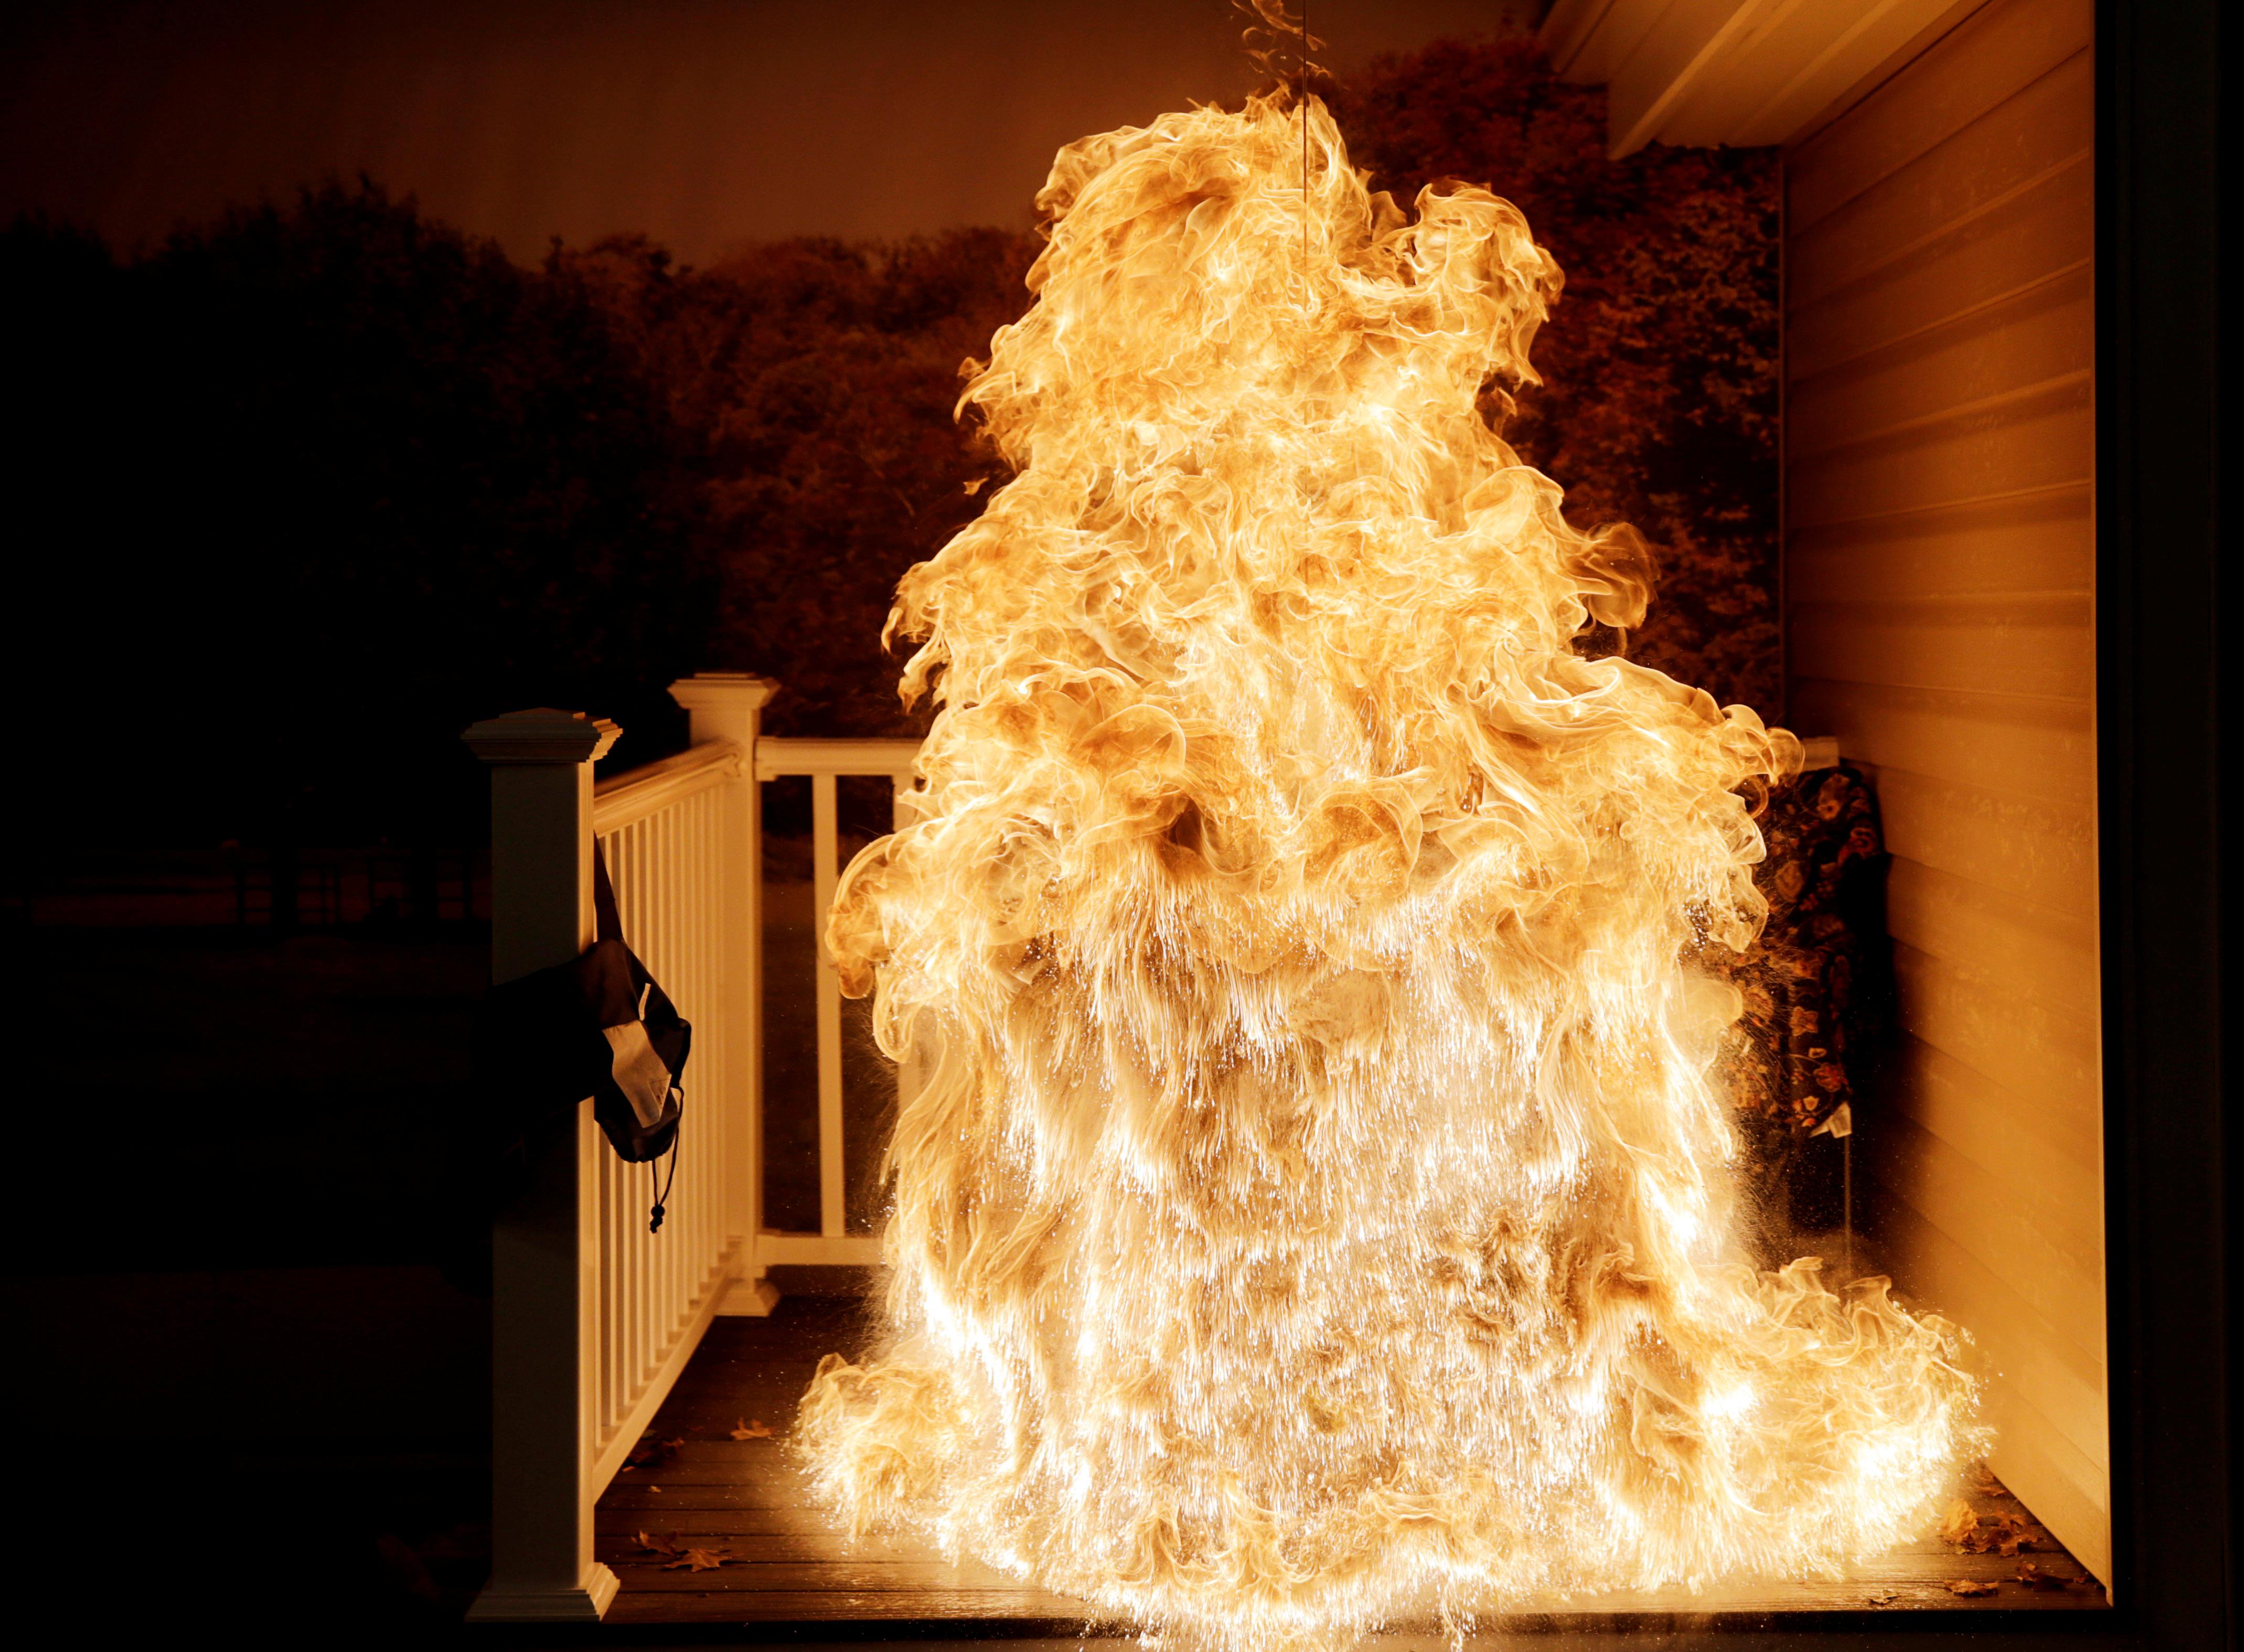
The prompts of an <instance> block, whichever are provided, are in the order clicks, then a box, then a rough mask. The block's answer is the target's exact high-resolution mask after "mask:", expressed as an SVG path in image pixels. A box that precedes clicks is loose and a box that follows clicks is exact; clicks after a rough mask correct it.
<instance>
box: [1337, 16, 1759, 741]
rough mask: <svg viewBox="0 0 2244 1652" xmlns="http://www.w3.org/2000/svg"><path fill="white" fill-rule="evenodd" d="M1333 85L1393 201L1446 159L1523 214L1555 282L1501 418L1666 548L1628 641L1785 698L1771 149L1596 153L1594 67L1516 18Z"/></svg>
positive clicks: (1589, 503)
mask: <svg viewBox="0 0 2244 1652" xmlns="http://www.w3.org/2000/svg"><path fill="white" fill-rule="evenodd" d="M1332 102H1333V105H1334V112H1335V114H1336V115H1337V116H1338V117H1339V118H1340V123H1341V129H1342V131H1343V132H1345V133H1346V134H1347V136H1348V146H1349V151H1350V153H1351V155H1352V156H1353V158H1355V162H1356V164H1357V165H1360V166H1366V167H1369V169H1370V171H1371V172H1372V175H1373V178H1372V181H1373V182H1374V184H1375V185H1378V186H1380V187H1382V188H1385V189H1388V190H1389V191H1391V192H1393V193H1394V194H1395V196H1396V199H1397V200H1399V201H1401V202H1402V203H1403V204H1405V205H1406V206H1407V205H1408V204H1409V202H1410V201H1411V200H1412V199H1414V198H1415V197H1416V194H1417V192H1418V191H1419V190H1420V189H1421V188H1423V187H1424V186H1425V185H1429V184H1434V185H1439V184H1440V183H1441V182H1442V181H1443V180H1445V179H1462V180H1463V181H1465V182H1468V183H1475V184H1485V185H1489V186H1490V187H1491V188H1493V189H1494V190H1495V192H1497V194H1498V195H1501V196H1503V197H1504V199H1507V200H1510V201H1511V202H1512V203H1514V204H1515V205H1516V206H1518V207H1519V209H1520V210H1521V211H1522V212H1525V213H1526V215H1527V221H1528V224H1529V225H1530V226H1531V228H1532V229H1533V231H1534V233H1535V236H1536V239H1538V241H1540V242H1541V243H1542V244H1543V245H1544V246H1547V247H1548V248H1550V250H1551V253H1552V255H1553V256H1555V257H1556V258H1557V259H1558V263H1559V265H1560V266H1561V267H1562V268H1563V269H1564V270H1565V274H1566V286H1565V294H1564V296H1563V297H1562V298H1561V299H1560V300H1559V301H1558V306H1557V307H1556V308H1555V309H1554V310H1553V312H1552V314H1551V320H1550V322H1549V323H1548V325H1546V326H1545V327H1544V329H1543V330H1542V332H1541V333H1540V334H1538V335H1537V338H1536V342H1535V352H1534V355H1535V362H1536V366H1537V367H1538V370H1539V371H1540V372H1541V374H1542V375H1543V377H1544V384H1543V385H1542V386H1541V387H1540V388H1530V389H1528V390H1526V391H1524V393H1523V394H1521V395H1520V396H1519V398H1518V407H1517V414H1516V415H1514V416H1513V417H1512V418H1511V421H1509V423H1508V427H1507V429H1506V433H1505V434H1506V435H1507V436H1508V437H1509V438H1510V439H1511V442H1513V443H1514V445H1515V446H1517V448H1519V449H1520V451H1521V454H1522V455H1523V456H1524V458H1525V459H1526V460H1527V461H1528V462H1529V463H1531V464H1533V465H1535V466H1537V467H1538V469H1542V470H1544V471H1545V472H1546V473H1548V474H1549V475H1551V476H1552V477H1554V478H1555V479H1556V480H1557V481H1558V482H1559V483H1560V484H1561V485H1562V486H1564V487H1565V489H1566V505H1567V512H1568V515H1569V516H1571V517H1572V518H1573V519H1574V521H1575V522H1576V523H1577V525H1578V526H1582V527H1591V526H1595V525H1597V524H1598V523H1604V522H1611V521H1622V522H1627V523H1633V524H1634V525H1635V526H1636V527H1638V528H1639V529H1641V530H1642V531H1643V532H1644V533H1645V535H1646V536H1647V537H1648V538H1649V539H1651V540H1652V541H1653V543H1654V544H1655V545H1656V546H1657V547H1658V548H1659V565H1660V580H1659V588H1658V590H1657V593H1656V595H1655V597H1654V600H1653V606H1652V612H1651V615H1650V617H1649V618H1648V619H1647V621H1646V624H1645V626H1644V629H1643V630H1640V631H1639V632H1636V633H1634V634H1633V635H1632V637H1630V639H1629V642H1628V651H1629V653H1630V655H1631V657H1633V658H1636V659H1639V660H1641V661H1642V662H1644V663H1645V664H1649V665H1653V666H1657V667H1658V668H1659V669H1660V670H1662V671H1666V672H1668V673H1669V674H1670V675H1671V676H1673V677H1676V678H1680V680H1682V681H1684V682H1686V683H1689V684H1693V685H1694V686H1697V687H1700V688H1704V689H1706V690H1707V691H1709V692H1711V693H1712V694H1713V696H1714V697H1715V698H1717V699H1718V700H1720V701H1722V702H1724V703H1725V704H1727V703H1730V702H1732V701H1743V702H1745V703H1746V704H1747V705H1752V706H1754V708H1755V709H1756V710H1759V711H1762V712H1763V713H1765V714H1767V715H1769V716H1771V717H1772V718H1774V716H1776V715H1777V714H1779V713H1780V712H1781V710H1782V704H1781V697H1782V691H1783V682H1782V659H1781V647H1780V640H1779V632H1778V624H1779V617H1778V613H1777V518H1776V509H1777V453H1776V441H1777V388H1778V334H1777V304H1778V287H1777V277H1778V261H1777V260H1778V187H1779V178H1778V166H1777V158H1776V152H1774V150H1767V149H1719V150H1708V149H1673V148H1670V147H1668V146H1666V145H1658V144H1655V145H1651V146H1650V147H1648V148H1646V149H1643V150H1639V152H1637V153H1635V154H1633V155H1631V156H1628V157H1626V158H1624V159H1620V160H1611V159H1608V158H1606V155H1605V90H1604V88H1602V87H1594V86H1571V85H1567V84H1564V83H1563V82H1561V81H1559V80H1558V78H1557V77H1556V76H1554V75H1553V74H1552V73H1551V68H1550V65H1549V64H1548V63H1547V62H1546V61H1545V59H1544V57H1543V54H1542V51H1541V49H1540V48H1539V47H1538V46H1537V44H1535V42H1534V41H1533V40H1531V39H1529V38H1525V37H1511V38H1503V39H1497V40H1494V41H1489V42H1480V43H1474V44H1460V43H1457V42H1455V41H1443V42H1438V43H1436V44H1433V45H1431V46H1429V47H1427V48H1426V49H1425V50H1424V51H1420V52H1416V53H1415V54H1413V55H1411V56H1409V57H1387V58H1382V60H1380V61H1379V62H1377V63H1375V64H1373V65H1372V66H1371V67H1370V68H1369V70H1368V71H1365V72H1364V73H1362V74H1361V75H1359V76H1356V77H1354V78H1351V79H1350V80H1349V81H1348V83H1347V84H1342V85H1341V86H1339V87H1338V88H1336V89H1335V91H1334V93H1333V97H1332Z"/></svg>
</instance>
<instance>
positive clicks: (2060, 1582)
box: [2018, 1561, 2072, 1589]
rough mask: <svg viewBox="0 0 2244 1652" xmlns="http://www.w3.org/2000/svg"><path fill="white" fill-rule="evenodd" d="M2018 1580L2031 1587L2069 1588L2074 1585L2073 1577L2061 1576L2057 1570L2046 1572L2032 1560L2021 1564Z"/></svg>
mask: <svg viewBox="0 0 2244 1652" xmlns="http://www.w3.org/2000/svg"><path fill="white" fill-rule="evenodd" d="M2018 1581H2019V1582H2021V1583H2023V1584H2024V1585H2025V1586H2026V1587H2027V1588H2030V1589H2069V1588H2072V1579H2071V1578H2069V1577H2060V1576H2058V1574H2056V1573H2055V1572H2045V1571H2043V1570H2042V1569H2041V1568H2040V1567H2038V1566H2037V1565H2035V1564H2034V1563H2033V1562H2032V1561H2024V1562H2022V1563H2021V1564H2020V1565H2019V1567H2018Z"/></svg>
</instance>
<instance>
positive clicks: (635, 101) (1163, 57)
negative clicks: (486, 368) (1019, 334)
mask: <svg viewBox="0 0 2244 1652" xmlns="http://www.w3.org/2000/svg"><path fill="white" fill-rule="evenodd" d="M1538 9H1539V8H1538V6H1537V5H1536V4H1535V3H1534V0H1312V17H1311V26H1312V27H1313V28H1314V29H1315V31H1316V32H1317V33H1318V34H1320V35H1321V36H1323V37H1326V38H1327V40H1328V42H1329V43H1330V45H1329V47H1328V51H1326V53H1325V54H1324V56H1325V58H1326V61H1328V63H1329V64H1332V65H1333V66H1335V68H1337V69H1339V70H1341V71H1342V72H1345V71H1346V70H1347V68H1348V65H1349V64H1352V63H1355V62H1360V61H1362V59H1364V58H1366V57H1369V56H1371V55H1373V54H1375V53H1376V52H1379V51H1386V50H1408V49H1409V48H1412V47H1415V46H1417V45H1420V44H1424V43H1425V42H1427V41H1429V40H1431V39H1433V38H1435V37H1438V36H1441V35H1443V34H1473V33H1479V32H1483V31H1485V30H1489V29H1490V28H1492V27H1495V26H1497V25H1498V24H1501V23H1502V22H1503V20H1504V18H1505V17H1507V16H1508V15H1514V16H1516V15H1523V14H1524V16H1525V17H1530V18H1531V17H1532V16H1533V15H1534V14H1535V12H1536V11H1537V10H1538ZM1249 80H1250V71H1249V70H1248V68H1247V64H1246V62H1245V60H1244V57H1243V56H1242V54H1241V51H1240V45H1239V21H1238V18H1237V17H1236V15H1235V14H1234V12H1233V10H1231V8H1230V6H1229V5H1228V3H1227V0H1121V3H1114V0H1107V3H1103V4H1085V3H1044V4H1036V3H1028V0H952V3H925V0H922V3H916V4H915V3H909V0H829V3H823V4H820V3H800V0H798V3H771V0H298V3H274V0H266V3H245V0H234V3H224V0H219V3H213V0H203V3H196V4H184V3H176V0H173V3H166V0H135V3H123V0H79V3H67V4H65V3H55V0H48V3H44V4H33V5H29V6H19V7H18V8H17V9H16V10H15V11H14V13H13V20H12V21H11V22H10V23H7V24H0V217H12V216H13V215H14V214H15V213H16V212H18V211H22V210H25V209H31V210H37V211H43V212H47V213H49V214H51V215H52V216H55V217H57V218H64V219H71V220H72V221H75V222H78V223H81V224H84V225H87V226H91V227H92V228H95V229H97V230H99V231H100V232H101V233H104V234H105V235H106V236H108V237H109V238H110V239H111V240H112V242H114V243H116V244H118V246H121V247H123V248H125V249H131V248H133V247H136V246H145V245H147V244H148V243H150V242H152V241H153V240H155V239H159V238H160V237H161V236H162V235H163V234H164V233H165V232H166V231H167V230H168V229H170V228H171V227H172V225H173V224H175V223H177V222H178V221H179V220H180V219H183V218H187V219H193V218H200V217H207V216H209V215H210V214H212V213H213V212H215V211H216V210H217V209H218V208H220V206H223V205H225V204H226V202H228V201H230V200H246V199H255V198H257V197H258V196H259V195H260V194H279V193H285V192H287V191H288V190H290V189H292V188H293V187H294V186H295V185H298V184H301V183H304V182H308V181H312V180H314V179H319V178H321V177H322V176H325V175H328V174H330V173H334V174H340V175H342V176H345V177H348V176H349V175H351V174H353V173H355V172H360V171H364V172H368V173H369V174H371V175H372V176H373V177H375V179H378V180H379V181H381V182H382V183H384V184H386V185H389V187H390V188H392V189H393V190H396V191H400V192H403V191H411V192H416V193H417V194H418V196H419V197H420V199H421V202H422V206H424V207H425V208H427V209H428V210H429V211H430V212H433V213H435V214H436V215H437V216H438V217H441V218H444V219H450V220H452V221H453V222H456V223H458V224H460V225H462V226H465V227H467V228H469V229H471V230H476V231H479V232H483V233H488V234H491V235H495V236H497V238H498V239H500V240H501V241H502V242H503V243H504V245H505V246H506V247H507V248H508V250H509V251H510V252H511V253H513V254H514V255H516V256H517V257H518V258H531V257H534V256H536V255H537V253H540V252H542V251H543V249H544V246H545V244H546V241H547V239H548V238H549V237H551V236H553V235H559V236H562V237H563V238H564V239H567V240H569V241H571V242H578V243H581V242H584V241H587V240H590V239H594V238H596V237H598V236H600V235H602V234H605V233H610V232H612V231H618V230H644V231H645V232H647V233H650V234H652V235H653V236H654V237H655V238H656V239H659V240H661V241H663V242H665V243H666V244H667V245H669V246H671V247H673V249H674V250H675V251H677V252H678V253H679V255H680V256H682V257H683V258H685V259H686V260H688V261H691V262H697V263H699V262H706V261H707V260H710V259H711V258H713V256H715V255H716V254H718V253H721V252H722V251H723V250H724V249H725V248H727V246H733V245H736V244H738V243H740V242H742V241H747V240H755V239H770V238H774V237H778V236H784V235H792V234H799V233H832V234H837V235H843V236H892V235H897V234H902V233H909V232H912V231H917V230H928V229H934V228H937V227H940V226H944V225H950V224H960V223H997V224H1023V225H1024V224H1025V223H1026V222H1027V221H1028V218H1029V211H1030V208H1029V202H1030V199H1031V196H1032V195H1033V194H1034V192H1035V190H1036V187H1037V185H1038V184H1039V183H1041V182H1042V181H1043V179H1044V172H1045V170H1046V168H1047V167H1048V166H1049V165H1050V164H1051V156H1052V152H1053V151H1054V150H1056V149H1057V148H1058V146H1059V145H1061V144H1063V143H1065V142H1067V141H1068V140H1069V139H1071V138H1077V137H1080V136H1082V135H1084V134H1085V133H1087V132H1092V131H1103V130H1105V129H1107V128H1110V127H1113V126H1117V125H1124V124H1126V123H1134V122H1142V121H1144V120H1146V119H1149V118H1152V117H1153V116H1155V115H1157V114H1159V113H1160V112H1161V111H1164V110H1166V109H1171V108H1180V107H1182V106H1183V105H1184V104H1185V103H1186V100H1188V99H1191V98H1201V99H1207V98H1225V97H1231V96H1235V95H1237V94H1238V93H1240V91H1244V90H1246V89H1247V85H1248V84H1249Z"/></svg>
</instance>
